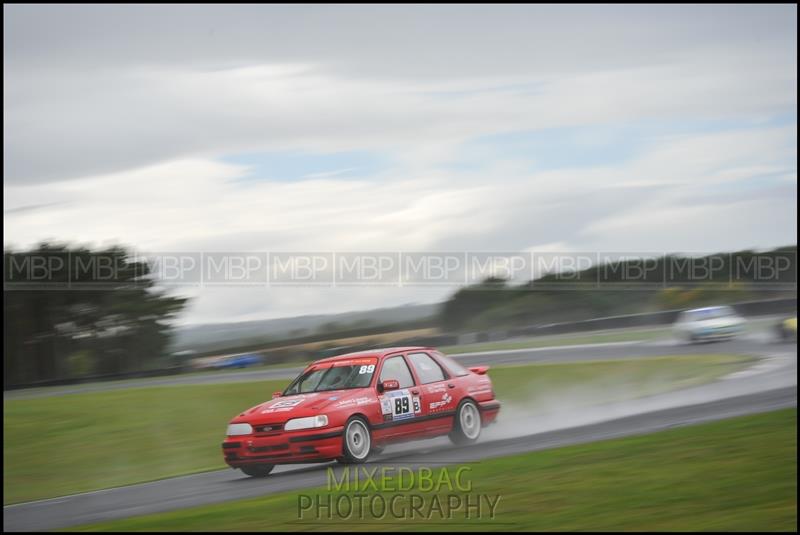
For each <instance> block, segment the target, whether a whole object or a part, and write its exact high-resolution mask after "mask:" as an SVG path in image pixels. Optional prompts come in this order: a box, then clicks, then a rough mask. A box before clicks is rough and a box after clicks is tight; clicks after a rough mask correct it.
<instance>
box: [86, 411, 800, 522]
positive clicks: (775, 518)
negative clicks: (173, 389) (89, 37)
mask: <svg viewBox="0 0 800 535" xmlns="http://www.w3.org/2000/svg"><path fill="white" fill-rule="evenodd" d="M468 466H469V469H470V471H469V472H467V473H466V475H465V476H464V477H462V481H469V482H471V484H472V489H471V491H470V492H469V494H470V495H471V496H472V497H473V501H474V499H475V497H477V496H479V495H487V496H489V497H491V498H492V499H493V500H494V499H496V497H497V496H499V502H497V506H496V509H495V516H494V519H491V518H490V517H489V515H488V508H487V507H484V509H483V517H482V518H477V519H476V518H474V517H475V514H474V513H473V518H472V519H470V520H467V519H466V518H465V514H464V511H463V507H462V509H461V510H453V511H450V512H447V511H446V510H445V511H443V514H441V515H440V514H439V513H438V512H435V513H434V514H433V515H431V517H430V518H421V517H418V518H415V519H414V518H410V517H411V513H410V512H409V511H404V509H403V507H402V505H401V506H400V507H398V508H397V511H398V512H399V513H400V515H399V516H401V517H402V516H403V515H404V514H406V515H407V516H406V517H405V518H402V519H401V520H398V519H396V518H394V517H392V515H391V514H389V515H386V517H385V518H380V517H379V516H377V517H376V516H372V515H371V514H370V511H369V508H368V507H367V508H365V511H366V516H365V518H364V520H360V519H359V518H358V516H357V515H356V514H355V513H353V514H351V515H349V516H348V514H347V508H346V506H342V511H341V512H342V514H341V515H337V511H336V508H333V510H332V513H331V514H332V515H333V519H330V520H329V519H328V518H327V514H328V513H327V511H326V510H322V511H321V514H320V515H316V514H315V513H314V512H313V511H314V510H313V509H311V510H310V511H308V510H306V511H305V512H304V513H303V516H302V519H301V517H300V515H299V505H300V503H301V502H300V499H301V498H300V495H301V494H302V495H306V496H311V497H312V500H313V499H314V498H313V497H314V496H321V497H322V498H321V499H322V500H323V501H324V500H325V499H326V498H327V497H328V496H334V497H336V496H338V495H339V493H340V492H341V491H332V492H329V491H328V490H327V489H325V488H322V489H314V490H307V491H303V492H288V493H282V494H274V495H271V496H265V497H260V498H255V499H248V500H241V501H234V502H227V503H223V504H218V505H212V506H204V507H197V508H191V509H183V510H179V511H174V512H169V513H161V514H156V515H148V516H142V517H134V518H128V519H124V520H119V521H113V522H105V523H102V524H94V525H89V526H81V527H79V528H76V529H75V530H74V531H150V530H159V531H162V530H163V531H242V530H244V531H306V530H308V531H326V530H336V531H378V530H380V529H402V530H404V531H418V530H425V531H429V530H436V531H469V530H473V529H480V530H514V531H523V530H524V531H555V530H558V531H579V530H597V531H686V530H697V531H701V530H702V531H796V530H797V410H796V409H790V410H782V411H776V412H771V413H766V414H760V415H755V416H745V417H740V418H734V419H730V420H723V421H719V422H714V423H708V424H702V425H697V426H691V427H685V428H680V429H673V430H669V431H664V432H659V433H654V434H650V435H643V436H637V437H631V438H624V439H615V440H609V441H603V442H596V443H591V444H585V445H579V446H570V447H565V448H559V449H554V450H549V451H542V452H533V453H527V454H522V455H515V456H511V457H504V458H499V459H493V460H487V461H483V462H480V463H474V464H471V465H468ZM447 470H448V471H449V474H450V479H451V480H455V471H456V468H454V467H449V468H447ZM434 473H436V470H434ZM434 479H435V480H438V476H434ZM384 481H385V482H386V484H392V483H390V482H389V481H386V480H384ZM396 483H397V480H395V485H394V486H395V488H396ZM381 488H385V487H381ZM438 489H439V492H421V491H419V490H418V489H415V490H413V491H408V492H402V495H403V496H410V495H411V494H415V495H419V496H422V498H423V503H424V504H426V505H425V507H423V508H422V509H421V511H422V512H423V513H425V514H427V513H426V511H429V510H430V507H431V506H432V503H433V502H432V500H433V498H434V496H436V497H437V498H438V499H439V500H440V501H441V503H448V502H447V495H448V494H451V492H450V490H449V488H448V486H447V485H443V486H440V487H438ZM347 493H348V494H350V495H351V496H353V495H355V494H357V492H356V491H353V490H351V491H347ZM366 494H368V495H373V494H375V493H374V492H373V491H368V492H366ZM381 494H382V495H383V496H384V497H385V498H386V500H387V502H388V501H389V500H390V499H391V497H392V496H393V494H392V493H389V492H385V491H384V492H381ZM454 494H456V495H458V496H461V497H462V499H463V498H464V495H465V493H464V492H460V491H458V490H456V492H455V493H454ZM395 495H396V494H395ZM303 503H308V502H303ZM398 503H401V504H402V503H406V504H407V503H410V498H408V497H407V498H402V501H400V500H398ZM355 511H356V512H357V511H358V509H356V510H355ZM376 512H377V513H378V515H380V512H381V508H380V506H377V507H376ZM415 516H418V515H415ZM443 517H444V518H447V517H450V519H449V520H443V519H442V518H443ZM376 523H377V525H376Z"/></svg>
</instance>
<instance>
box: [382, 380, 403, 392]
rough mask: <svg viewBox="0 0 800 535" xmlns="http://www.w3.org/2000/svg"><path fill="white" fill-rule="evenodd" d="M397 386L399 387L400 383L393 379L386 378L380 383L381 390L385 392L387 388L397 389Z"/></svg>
mask: <svg viewBox="0 0 800 535" xmlns="http://www.w3.org/2000/svg"><path fill="white" fill-rule="evenodd" d="M398 388H400V383H399V382H397V381H396V380H395V379H387V380H385V381H384V382H382V383H381V391H382V392H386V391H388V390H397V389H398Z"/></svg>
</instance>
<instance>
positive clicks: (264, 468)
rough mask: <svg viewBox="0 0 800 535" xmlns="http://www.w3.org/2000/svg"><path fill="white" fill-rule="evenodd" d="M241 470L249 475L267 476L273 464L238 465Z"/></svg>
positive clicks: (273, 466)
mask: <svg viewBox="0 0 800 535" xmlns="http://www.w3.org/2000/svg"><path fill="white" fill-rule="evenodd" d="M240 468H241V470H242V472H244V473H245V474H246V475H248V476H250V477H267V476H268V475H269V473H270V472H272V469H273V468H275V465H274V464H253V465H250V466H242V467H240Z"/></svg>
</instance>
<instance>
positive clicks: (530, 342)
mask: <svg viewBox="0 0 800 535" xmlns="http://www.w3.org/2000/svg"><path fill="white" fill-rule="evenodd" d="M670 332H671V330H670V329H669V328H663V327H662V328H655V329H630V330H618V331H596V332H591V333H584V334H569V335H546V336H533V337H529V338H521V339H517V340H509V341H499V342H479V343H475V344H462V345H455V346H445V347H440V348H439V349H440V350H441V351H442V352H444V353H447V354H448V355H458V354H459V353H470V352H472V351H498V350H506V349H534V348H537V347H558V346H570V345H580V344H601V343H610V342H635V341H639V340H655V339H657V338H666V337H667V336H669V334H670Z"/></svg>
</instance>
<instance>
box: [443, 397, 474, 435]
mask: <svg viewBox="0 0 800 535" xmlns="http://www.w3.org/2000/svg"><path fill="white" fill-rule="evenodd" d="M448 436H449V437H450V440H451V441H452V442H453V443H454V444H458V445H462V444H471V443H472V442H475V441H476V440H478V437H479V436H481V413H480V411H479V410H478V405H477V404H476V403H475V402H474V401H472V400H471V399H465V400H464V401H462V402H461V403H460V404H459V405H458V409H456V416H455V422H453V430H452V431H450V434H449V435H448Z"/></svg>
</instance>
